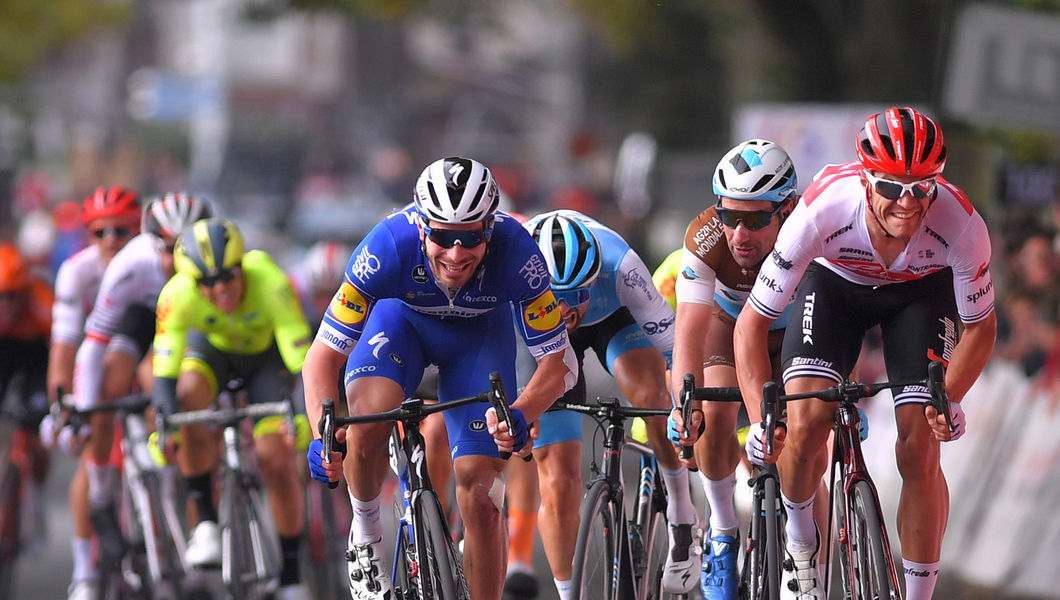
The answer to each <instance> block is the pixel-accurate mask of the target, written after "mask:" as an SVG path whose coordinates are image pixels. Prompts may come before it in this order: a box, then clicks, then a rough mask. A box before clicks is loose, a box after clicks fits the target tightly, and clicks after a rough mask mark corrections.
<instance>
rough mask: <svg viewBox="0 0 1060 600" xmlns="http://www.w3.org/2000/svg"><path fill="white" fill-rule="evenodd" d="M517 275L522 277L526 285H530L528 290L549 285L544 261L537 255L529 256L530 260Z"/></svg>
mask: <svg viewBox="0 0 1060 600" xmlns="http://www.w3.org/2000/svg"><path fill="white" fill-rule="evenodd" d="M519 274H520V275H522V276H523V279H525V280H526V283H528V284H530V289H534V290H536V289H538V288H540V287H541V286H542V285H548V283H549V278H548V268H547V267H546V266H545V261H544V260H542V259H541V256H540V255H538V254H535V255H533V256H531V257H530V260H528V261H526V264H524V265H523V266H522V267H520V269H519ZM550 295H551V294H550Z"/></svg>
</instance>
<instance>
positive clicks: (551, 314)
mask: <svg viewBox="0 0 1060 600" xmlns="http://www.w3.org/2000/svg"><path fill="white" fill-rule="evenodd" d="M523 320H525V321H526V324H527V325H528V326H529V327H530V329H533V330H534V331H549V330H551V329H553V328H555V327H556V326H557V325H559V322H560V313H559V305H558V304H556V298H555V297H554V296H553V295H552V290H548V291H546V292H545V293H544V294H541V295H540V296H538V297H537V299H536V300H534V301H533V302H531V303H530V306H528V307H527V309H526V311H525V312H524V313H523Z"/></svg>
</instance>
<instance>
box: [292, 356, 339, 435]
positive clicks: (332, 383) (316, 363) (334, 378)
mask: <svg viewBox="0 0 1060 600" xmlns="http://www.w3.org/2000/svg"><path fill="white" fill-rule="evenodd" d="M345 365H346V355H345V354H343V353H341V352H339V351H337V350H335V349H333V348H331V347H329V346H328V345H327V344H324V343H323V342H320V341H317V340H313V343H312V345H310V346H309V351H308V352H307V353H306V356H305V363H304V364H303V365H302V384H303V387H304V388H305V410H306V416H308V417H309V423H310V425H312V429H313V437H314V438H319V437H320V432H319V431H318V430H317V427H316V424H317V422H318V421H319V420H320V414H321V412H322V410H321V406H322V405H323V402H324V398H332V399H337V398H338V397H339V396H338V393H339V390H338V387H337V386H338V382H339V377H340V375H341V374H342V369H343V367H344V366H345Z"/></svg>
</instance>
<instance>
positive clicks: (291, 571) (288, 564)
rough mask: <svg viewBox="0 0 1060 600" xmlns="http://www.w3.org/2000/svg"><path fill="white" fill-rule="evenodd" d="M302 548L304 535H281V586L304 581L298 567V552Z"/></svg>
mask: <svg viewBox="0 0 1060 600" xmlns="http://www.w3.org/2000/svg"><path fill="white" fill-rule="evenodd" d="M301 548H302V536H298V535H296V536H294V537H287V536H283V535H281V536H280V554H281V555H282V559H283V560H282V561H281V566H280V586H281V587H282V586H285V585H294V584H296V583H300V582H301V581H302V574H301V572H300V571H299V569H298V554H299V553H300V552H301Z"/></svg>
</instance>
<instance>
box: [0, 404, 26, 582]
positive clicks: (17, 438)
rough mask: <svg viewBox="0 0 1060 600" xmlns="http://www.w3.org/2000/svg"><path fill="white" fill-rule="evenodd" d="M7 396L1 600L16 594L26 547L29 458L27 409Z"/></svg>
mask: <svg viewBox="0 0 1060 600" xmlns="http://www.w3.org/2000/svg"><path fill="white" fill-rule="evenodd" d="M14 397H15V395H13V394H7V395H6V400H5V401H4V402H3V403H2V405H0V600H7V598H11V597H12V594H13V593H14V585H15V582H14V579H15V566H16V563H17V562H18V558H19V554H20V553H21V551H22V549H23V548H24V546H25V542H26V540H25V529H26V524H25V523H24V518H25V517H26V515H25V514H24V513H25V512H26V501H27V500H28V498H27V493H28V488H27V486H28V485H30V483H29V478H30V477H32V475H31V473H32V466H31V464H30V457H29V454H27V450H26V436H27V435H29V434H28V432H26V431H25V430H23V429H21V428H20V427H19V422H20V421H21V420H22V417H23V413H24V412H25V409H24V408H23V407H22V406H19V405H18V403H17V402H15V401H14Z"/></svg>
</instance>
